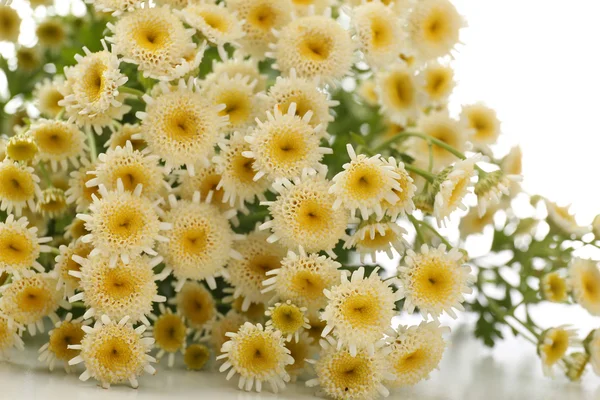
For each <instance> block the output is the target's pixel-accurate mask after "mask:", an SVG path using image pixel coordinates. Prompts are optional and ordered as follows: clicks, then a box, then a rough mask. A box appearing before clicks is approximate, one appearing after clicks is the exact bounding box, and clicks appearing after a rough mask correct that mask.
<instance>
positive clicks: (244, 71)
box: [201, 50, 267, 93]
mask: <svg viewBox="0 0 600 400" xmlns="http://www.w3.org/2000/svg"><path fill="white" fill-rule="evenodd" d="M225 75H227V76H236V75H241V76H242V78H244V77H248V82H254V81H256V85H255V86H254V91H255V92H256V93H258V92H261V91H263V90H265V88H266V85H267V77H266V75H263V74H261V73H260V70H259V68H258V61H257V60H256V59H254V58H246V57H245V55H244V53H243V52H242V51H240V50H236V51H235V52H234V53H233V55H232V56H231V57H227V58H224V59H222V60H217V59H214V60H213V62H212V68H211V72H210V73H209V74H208V75H206V77H205V78H204V79H203V80H202V82H201V85H202V89H203V90H209V88H210V87H211V86H212V85H215V84H216V83H217V82H219V80H220V79H221V78H222V77H223V76H225Z"/></svg>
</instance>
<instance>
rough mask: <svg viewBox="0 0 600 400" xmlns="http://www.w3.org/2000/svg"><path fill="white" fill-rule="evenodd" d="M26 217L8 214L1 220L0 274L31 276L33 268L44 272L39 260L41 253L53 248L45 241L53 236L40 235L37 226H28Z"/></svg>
mask: <svg viewBox="0 0 600 400" xmlns="http://www.w3.org/2000/svg"><path fill="white" fill-rule="evenodd" d="M28 225H29V220H28V219H27V218H26V217H21V218H19V219H15V216H14V215H13V214H8V217H6V220H5V221H4V222H0V249H2V251H1V252H0V275H1V274H2V273H3V272H7V273H9V274H12V275H14V276H15V277H16V278H17V279H18V278H20V277H21V276H30V275H32V274H33V273H34V271H31V269H34V270H35V271H38V272H44V267H43V266H42V265H41V264H40V263H39V262H38V261H37V259H38V257H39V256H40V254H41V253H49V252H50V251H51V248H50V247H49V246H47V245H45V244H44V243H48V242H50V241H52V238H51V237H38V229H37V228H36V227H31V228H29V227H28Z"/></svg>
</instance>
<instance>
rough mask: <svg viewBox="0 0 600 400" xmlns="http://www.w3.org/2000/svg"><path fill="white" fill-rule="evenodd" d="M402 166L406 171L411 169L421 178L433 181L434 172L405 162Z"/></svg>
mask: <svg viewBox="0 0 600 400" xmlns="http://www.w3.org/2000/svg"><path fill="white" fill-rule="evenodd" d="M404 168H406V170H407V171H411V172H414V173H415V174H417V175H421V176H422V177H423V178H425V179H427V181H428V182H433V181H434V180H435V175H434V174H432V173H430V172H427V171H425V170H424V169H421V168H418V167H415V166H414V165H410V164H405V165H404Z"/></svg>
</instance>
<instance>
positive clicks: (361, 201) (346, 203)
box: [329, 144, 402, 219]
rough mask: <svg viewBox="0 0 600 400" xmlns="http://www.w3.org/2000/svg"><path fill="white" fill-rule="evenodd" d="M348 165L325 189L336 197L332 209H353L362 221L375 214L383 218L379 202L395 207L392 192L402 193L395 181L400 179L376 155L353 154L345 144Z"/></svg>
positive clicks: (396, 197)
mask: <svg viewBox="0 0 600 400" xmlns="http://www.w3.org/2000/svg"><path fill="white" fill-rule="evenodd" d="M346 149H347V150H348V154H349V155H350V162H349V163H347V164H344V165H343V168H344V170H343V171H341V172H340V173H338V174H337V175H336V176H334V177H333V179H332V182H333V185H332V186H331V189H330V190H329V192H330V193H332V194H334V195H335V197H336V200H335V203H334V204H333V208H334V209H338V208H340V207H343V208H345V209H346V210H350V213H351V214H352V215H354V214H355V213H356V211H357V210H359V211H360V215H361V217H362V218H363V219H367V218H368V217H369V215H371V214H373V213H374V214H376V215H377V216H378V217H379V218H381V217H382V216H383V208H382V206H381V204H382V201H383V200H385V201H387V202H388V203H391V204H395V203H396V202H398V201H399V200H400V198H399V197H398V196H397V195H396V194H395V193H394V190H395V191H398V192H400V191H402V187H401V186H400V184H399V182H398V180H399V179H400V178H401V177H400V175H399V174H398V173H396V172H395V171H394V170H395V168H394V166H392V165H388V164H387V163H384V162H383V160H382V159H381V157H380V156H379V155H376V156H373V157H367V156H365V155H364V154H359V155H357V154H356V152H355V151H354V148H353V147H352V145H351V144H347V145H346Z"/></svg>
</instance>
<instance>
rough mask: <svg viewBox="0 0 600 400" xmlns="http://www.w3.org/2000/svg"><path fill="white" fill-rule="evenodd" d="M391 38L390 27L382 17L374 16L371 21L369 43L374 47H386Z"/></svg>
mask: <svg viewBox="0 0 600 400" xmlns="http://www.w3.org/2000/svg"><path fill="white" fill-rule="evenodd" d="M392 40H393V36H392V29H391V27H390V25H389V23H388V22H387V21H385V20H383V19H380V18H375V19H373V20H372V21H371V44H372V46H373V47H374V48H376V49H377V48H386V47H387V46H389V45H390V43H391V42H392Z"/></svg>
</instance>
